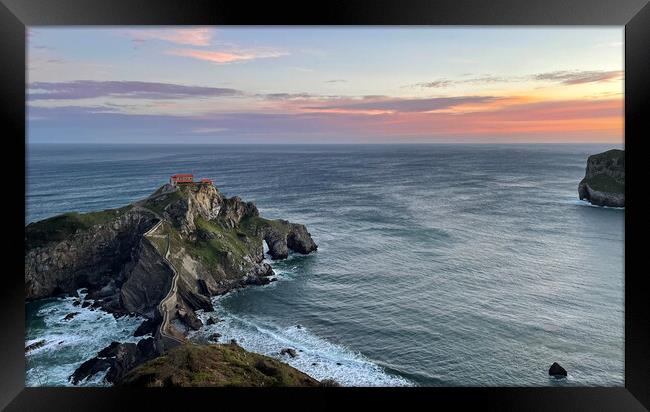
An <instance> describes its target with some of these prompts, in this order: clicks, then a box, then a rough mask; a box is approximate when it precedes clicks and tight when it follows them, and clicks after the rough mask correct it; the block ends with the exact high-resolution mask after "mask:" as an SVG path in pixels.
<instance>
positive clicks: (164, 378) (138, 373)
mask: <svg viewBox="0 0 650 412" xmlns="http://www.w3.org/2000/svg"><path fill="white" fill-rule="evenodd" d="M121 384H122V385H135V386H318V381H316V380H315V379H313V378H311V377H309V376H308V375H306V374H304V373H302V372H300V371H298V370H297V369H294V368H293V367H291V366H289V365H287V364H284V363H282V362H279V361H277V360H275V359H272V358H269V357H267V356H263V355H259V354H256V353H251V352H247V351H245V350H244V349H242V348H241V347H239V346H237V345H232V344H231V345H193V344H186V345H182V346H179V347H177V348H174V349H172V350H170V351H169V352H167V353H165V355H163V356H160V357H158V358H156V359H153V360H151V361H149V362H146V363H144V364H142V365H140V366H138V367H137V368H135V369H133V370H132V371H130V372H129V373H128V374H127V375H126V377H125V378H124V380H123V382H122V383H121Z"/></svg>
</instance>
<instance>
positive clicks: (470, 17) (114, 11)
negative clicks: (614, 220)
mask: <svg viewBox="0 0 650 412" xmlns="http://www.w3.org/2000/svg"><path fill="white" fill-rule="evenodd" d="M0 2H1V3H2V4H0V33H1V35H0V56H1V57H0V62H1V63H0V91H1V92H0V96H2V104H1V109H0V113H2V118H3V120H4V122H3V123H2V125H3V129H4V131H5V133H4V144H5V148H7V149H8V150H6V151H5V161H6V162H7V161H8V159H11V160H12V162H13V161H15V162H16V164H17V165H16V164H14V165H12V166H8V165H7V163H5V169H6V170H5V173H7V172H10V171H14V172H13V173H10V174H12V175H13V176H11V178H6V179H3V187H4V189H5V199H4V201H3V203H5V205H7V204H8V205H9V206H11V208H10V211H8V212H5V213H6V214H4V215H3V217H4V219H3V221H4V223H5V233H9V234H10V235H11V241H9V242H8V244H7V245H6V246H4V247H3V249H4V251H3V252H4V261H5V264H4V265H3V277H2V286H1V287H0V293H1V294H2V300H1V301H2V302H3V307H2V309H1V310H0V320H1V323H0V325H2V327H3V331H2V332H1V333H0V347H1V350H0V359H1V361H0V382H1V383H0V385H1V389H0V407H6V408H7V410H30V411H34V410H88V409H91V410H94V411H100V410H116V409H120V408H122V409H125V408H126V409H132V408H134V407H138V408H148V409H153V408H156V407H157V408H162V410H168V409H171V408H172V407H173V406H174V407H183V408H199V407H201V408H203V407H206V406H208V405H213V406H214V407H219V408H226V407H237V408H240V407H242V406H244V407H250V406H251V405H252V404H253V403H255V404H258V405H256V406H258V407H269V406H282V407H283V408H286V407H292V406H293V407H296V408H313V407H317V408H322V407H324V406H326V407H328V408H332V407H339V406H345V405H348V404H349V399H351V398H359V397H362V398H363V401H364V402H365V406H364V408H369V407H376V406H389V407H402V408H403V407H405V406H407V407H408V406H412V407H415V405H423V406H427V405H428V407H435V406H439V405H441V404H444V403H448V404H449V405H452V407H453V408H454V409H458V408H462V407H473V408H474V409H477V408H478V409H487V410H492V409H494V410H501V411H504V410H571V411H578V410H589V411H591V410H613V411H614V410H615V411H622V410H625V411H635V410H646V408H650V305H649V304H648V302H649V300H648V296H650V288H649V287H648V282H647V281H646V278H647V277H648V276H647V269H646V270H644V269H643V266H642V265H638V264H636V265H635V263H637V262H641V259H642V258H643V256H642V255H641V253H642V252H641V250H638V251H637V250H636V249H634V248H632V245H634V244H638V245H643V241H642V238H643V234H644V228H643V224H645V222H644V221H643V219H644V216H643V215H642V213H643V207H644V206H643V203H642V201H641V196H642V190H638V189H639V188H640V187H641V186H640V185H642V184H643V182H644V180H645V179H644V178H643V175H644V173H647V171H644V170H643V168H644V159H643V158H642V156H644V154H645V152H644V150H643V146H642V145H643V140H644V138H647V137H648V136H649V135H648V133H647V131H648V127H647V126H648V123H649V122H650V120H649V119H650V113H648V112H649V110H650V109H649V107H650V88H649V86H648V84H649V83H650V82H649V81H648V74H650V73H649V69H650V5H648V1H647V0H617V1H607V0H545V1H541V0H535V1H531V0H527V1H521V0H520V1H517V0H499V1H489V2H488V1H480V0H444V1H430V0H429V1H427V0H400V1H388V0H379V1H378V0H376V1H352V0H349V1H333V0H330V1H326V2H318V3H314V2H303V3H288V2H287V3H281V4H280V3H276V2H260V3H259V4H258V3H249V2H243V1H240V2H235V1H228V2H227V1H216V0H214V1H192V2H188V1H182V0H173V1H167V0H166V1H162V0H131V1H127V0H119V1H118V0H112V1H101V0H56V1H55V0H49V1H48V0H0ZM153 24H155V25H171V24H173V25H185V24H201V25H231V24H236V25H259V24H263V25H326V24H337V25H340V24H344V25H407V24H408V25H413V24H414V25H618V26H623V25H624V26H625V145H626V163H625V164H626V174H627V185H626V195H625V196H626V198H627V201H626V203H627V205H626V212H625V268H626V270H625V387H623V388H550V387H549V388H529V387H525V388H379V389H370V388H318V389H312V390H307V389H306V388H302V389H300V388H295V389H282V390H271V389H266V390H261V389H242V388H239V389H207V388H205V389H190V388H182V389H181V388H179V389H164V390H153V389H140V390H136V389H129V390H125V389H122V388H25V387H24V384H25V357H24V327H25V325H24V316H25V314H24V286H23V284H24V283H23V279H24V278H23V275H22V274H21V267H23V265H24V262H23V263H21V259H23V258H22V257H21V256H22V250H21V248H22V249H24V247H23V246H22V245H21V242H20V241H18V237H19V236H20V235H19V234H20V233H21V230H24V216H25V210H24V209H25V204H24V201H23V200H22V199H24V194H25V186H24V183H23V182H24V180H23V181H22V182H21V181H20V179H19V178H18V176H16V175H17V174H18V173H17V172H15V170H16V169H17V168H18V167H20V166H19V165H20V164H21V158H22V159H23V160H22V165H23V169H22V170H23V172H24V170H25V169H24V168H25V167H26V165H25V161H24V159H25V137H26V135H25V131H26V130H25V128H26V122H25V80H26V78H25V34H26V32H25V27H26V26H44V25H48V26H49V25H153ZM632 185H636V186H638V187H637V188H636V189H635V190H632V189H631V186H632ZM7 223H11V226H10V228H9V231H7V229H6V224H7ZM23 233H24V232H23ZM23 238H24V236H23ZM5 239H9V237H8V236H6V237H5ZM639 249H641V248H639ZM7 262H10V264H7ZM355 400H356V399H355ZM359 400H360V399H359ZM411 404H412V405H411ZM204 405H205V406H204Z"/></svg>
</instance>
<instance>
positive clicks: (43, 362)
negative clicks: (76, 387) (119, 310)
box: [25, 293, 144, 386]
mask: <svg viewBox="0 0 650 412" xmlns="http://www.w3.org/2000/svg"><path fill="white" fill-rule="evenodd" d="M80 296H81V297H82V298H83V297H85V294H84V293H80ZM74 300H75V298H72V297H66V298H61V299H57V300H54V301H52V302H48V303H47V304H45V305H43V306H42V307H41V308H40V309H39V310H38V312H37V314H36V316H37V317H40V318H42V320H43V322H44V323H45V327H43V328H39V329H37V330H29V331H28V336H29V339H28V340H27V341H26V342H25V345H26V346H27V345H29V344H32V343H35V342H38V341H45V344H44V345H43V346H42V347H40V348H37V349H34V350H32V351H30V352H28V353H26V354H25V357H26V363H27V370H26V376H25V385H26V386H71V383H70V382H69V381H68V377H69V376H70V375H71V374H72V373H73V372H74V371H75V369H76V368H77V367H79V365H81V363H83V362H84V361H86V360H88V359H90V358H92V357H94V356H96V355H97V352H99V351H100V350H102V349H103V348H105V347H106V346H108V345H109V344H110V343H111V342H113V341H118V342H137V341H139V340H140V339H142V338H143V337H137V338H136V337H134V336H133V332H134V331H135V329H136V328H137V327H138V326H139V325H140V324H141V323H142V321H143V320H144V319H143V318H140V317H137V316H132V317H129V316H125V317H122V318H120V319H115V317H114V316H113V315H112V314H110V313H108V312H104V311H102V310H100V309H96V310H91V309H90V308H89V307H88V308H82V307H81V306H74V305H73V302H74ZM72 312H79V313H78V314H77V315H76V316H74V317H73V318H72V319H71V320H68V321H66V320H63V319H64V318H65V316H66V315H67V314H69V313H72ZM99 375H101V374H99ZM102 382H103V376H95V377H92V378H91V379H89V380H88V381H86V382H82V383H81V384H80V386H98V385H103V383H102Z"/></svg>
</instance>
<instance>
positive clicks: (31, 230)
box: [25, 206, 131, 250]
mask: <svg viewBox="0 0 650 412" xmlns="http://www.w3.org/2000/svg"><path fill="white" fill-rule="evenodd" d="M130 209H131V206H124V207H121V208H119V209H108V210H102V211H100V212H91V213H77V212H70V213H64V214H62V215H58V216H54V217H51V218H49V219H45V220H41V221H40V222H35V223H30V224H29V225H27V226H25V249H26V250H30V249H32V248H35V247H41V246H45V245H46V244H48V243H50V242H60V241H62V240H65V239H67V238H68V237H70V236H72V235H73V234H75V233H76V232H77V231H78V230H86V229H89V228H91V227H93V226H96V225H101V224H105V223H108V222H110V221H111V220H113V219H115V218H116V217H119V216H120V215H122V214H124V213H126V212H127V211H128V210H130Z"/></svg>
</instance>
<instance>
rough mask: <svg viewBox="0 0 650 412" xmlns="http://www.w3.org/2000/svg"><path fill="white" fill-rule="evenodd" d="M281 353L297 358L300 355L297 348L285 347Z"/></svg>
mask: <svg viewBox="0 0 650 412" xmlns="http://www.w3.org/2000/svg"><path fill="white" fill-rule="evenodd" d="M280 355H289V356H291V357H292V358H295V357H296V356H298V353H297V352H296V350H295V349H291V348H284V349H282V350H281V351H280Z"/></svg>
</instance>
